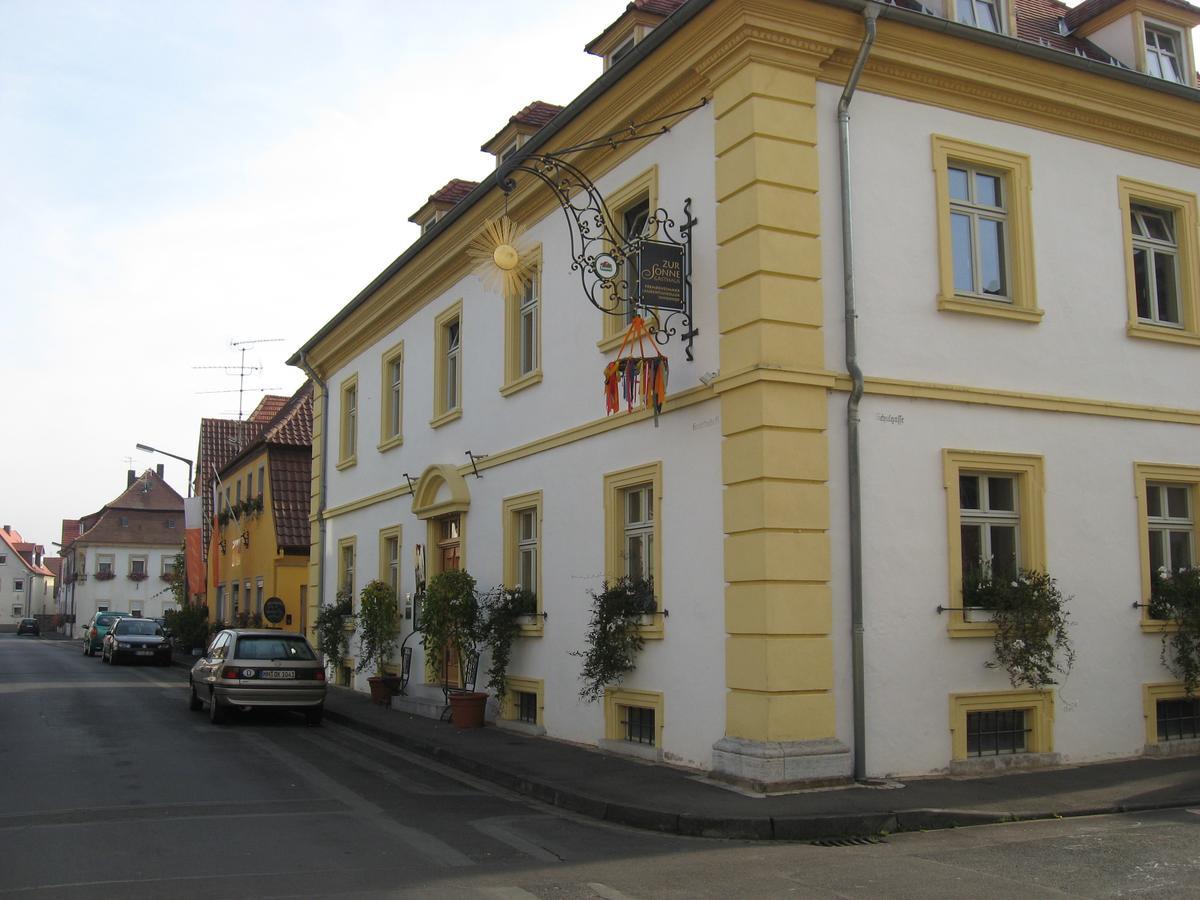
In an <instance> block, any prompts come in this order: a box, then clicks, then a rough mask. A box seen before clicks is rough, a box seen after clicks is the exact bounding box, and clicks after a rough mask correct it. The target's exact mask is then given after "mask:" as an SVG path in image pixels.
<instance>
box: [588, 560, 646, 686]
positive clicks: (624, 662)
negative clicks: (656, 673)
mask: <svg viewBox="0 0 1200 900" xmlns="http://www.w3.org/2000/svg"><path fill="white" fill-rule="evenodd" d="M588 593H589V594H590V595H591V598H592V620H591V622H590V623H589V624H588V632H587V638H586V640H587V649H586V650H574V651H572V652H571V655H572V656H578V657H580V658H581V659H582V660H583V670H582V671H581V672H580V674H579V677H580V678H581V679H582V680H583V687H581V688H580V689H579V696H580V697H581V698H582V699H584V700H586V701H588V702H592V701H595V700H599V699H600V698H601V697H603V696H604V689H605V687H607V686H608V685H610V684H620V682H621V679H622V678H623V677H624V676H625V673H627V672H632V671H633V670H634V669H635V668H636V659H637V654H638V652H639V651H641V649H642V647H643V645H644V644H645V638H643V637H642V632H641V628H642V625H643V624H644V622H645V617H646V616H648V615H652V614H653V613H654V612H655V610H656V609H657V608H658V604H657V602H656V601H655V599H654V583H653V582H652V581H649V580H646V579H641V578H630V577H629V576H624V577H622V578H618V579H617V580H616V581H606V582H604V585H603V586H602V588H601V590H600V593H598V594H597V593H595V592H594V591H588Z"/></svg>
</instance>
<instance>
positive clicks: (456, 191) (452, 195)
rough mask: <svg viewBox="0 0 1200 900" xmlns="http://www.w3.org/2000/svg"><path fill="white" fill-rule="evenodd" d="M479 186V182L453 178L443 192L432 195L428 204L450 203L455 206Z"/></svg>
mask: <svg viewBox="0 0 1200 900" xmlns="http://www.w3.org/2000/svg"><path fill="white" fill-rule="evenodd" d="M478 186H479V182H478V181H464V180H463V179H461V178H451V179H450V180H449V181H447V182H446V184H445V186H444V187H443V188H442V189H441V190H439V191H436V192H434V193H432V194H430V195H429V200H428V201H427V202H428V203H449V204H450V205H452V206H453V205H454V204H455V203H457V202H458V201H459V200H462V199H463V198H464V197H465V196H467V194H469V193H471V191H473V190H475V188H477V187H478Z"/></svg>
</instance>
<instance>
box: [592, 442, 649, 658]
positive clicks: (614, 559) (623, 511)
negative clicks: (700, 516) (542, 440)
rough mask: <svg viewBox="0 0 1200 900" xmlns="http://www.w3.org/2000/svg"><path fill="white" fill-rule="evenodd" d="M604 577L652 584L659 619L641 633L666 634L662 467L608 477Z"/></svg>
mask: <svg viewBox="0 0 1200 900" xmlns="http://www.w3.org/2000/svg"><path fill="white" fill-rule="evenodd" d="M604 516H605V539H604V547H605V566H604V574H605V577H606V578H607V579H608V580H610V581H614V580H616V579H618V578H624V577H629V578H632V579H635V580H637V579H642V580H647V581H651V582H653V585H654V596H655V602H656V603H657V605H658V609H659V613H658V614H656V615H654V616H653V617H652V619H653V621H652V622H647V624H646V625H645V627H643V629H642V635H643V636H644V637H647V638H658V637H662V634H663V618H664V617H663V615H662V613H661V610H662V608H663V603H662V597H663V577H662V535H661V525H662V463H661V462H652V463H646V464H645V465H641V466H635V467H633V468H631V469H622V470H621V471H619V472H610V473H609V474H607V475H605V476H604Z"/></svg>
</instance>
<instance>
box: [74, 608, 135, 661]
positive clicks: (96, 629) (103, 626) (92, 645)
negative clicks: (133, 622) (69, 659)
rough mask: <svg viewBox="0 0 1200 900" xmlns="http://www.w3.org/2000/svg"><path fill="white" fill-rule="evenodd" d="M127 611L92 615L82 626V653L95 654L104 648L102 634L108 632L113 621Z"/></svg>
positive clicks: (125, 614) (85, 654) (86, 654)
mask: <svg viewBox="0 0 1200 900" xmlns="http://www.w3.org/2000/svg"><path fill="white" fill-rule="evenodd" d="M127 615H129V613H127V612H112V611H109V612H98V613H96V614H95V615H94V616H92V618H91V621H89V622H88V623H87V625H85V626H83V655H84V656H95V655H96V654H97V653H99V652H100V651H101V650H103V649H104V636H105V635H106V634H108V629H110V628H112V624H113V622H115V621H117V619H119V618H121V616H127Z"/></svg>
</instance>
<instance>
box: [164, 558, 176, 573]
mask: <svg viewBox="0 0 1200 900" xmlns="http://www.w3.org/2000/svg"><path fill="white" fill-rule="evenodd" d="M162 574H163V575H166V576H171V575H174V574H175V557H174V556H164V557H163V558H162Z"/></svg>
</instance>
